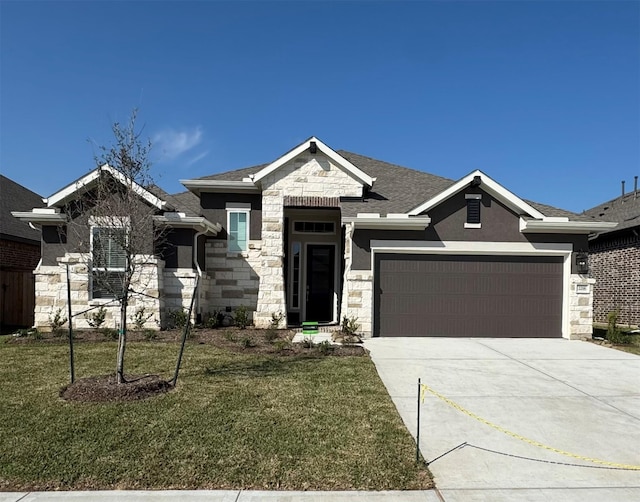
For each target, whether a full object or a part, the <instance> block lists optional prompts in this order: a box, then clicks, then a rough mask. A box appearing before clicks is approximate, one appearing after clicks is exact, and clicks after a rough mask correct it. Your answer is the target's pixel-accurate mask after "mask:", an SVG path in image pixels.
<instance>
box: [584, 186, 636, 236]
mask: <svg viewBox="0 0 640 502" xmlns="http://www.w3.org/2000/svg"><path fill="white" fill-rule="evenodd" d="M583 214H584V216H585V217H587V218H589V219H590V220H591V221H593V220H604V221H615V222H617V223H618V226H617V227H616V228H614V229H613V230H610V231H607V232H601V233H600V234H599V235H603V234H607V233H610V232H618V231H620V230H626V229H630V228H633V227H638V226H640V193H637V192H630V193H627V194H624V195H621V196H619V197H616V198H615V199H612V200H610V201H608V202H604V203H603V204H598V205H597V206H595V207H593V208H591V209H588V210H587V211H585V212H584V213H583Z"/></svg>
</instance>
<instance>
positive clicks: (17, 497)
mask: <svg viewBox="0 0 640 502" xmlns="http://www.w3.org/2000/svg"><path fill="white" fill-rule="evenodd" d="M62 500H71V501H73V502H116V501H117V502H152V501H160V502H187V501H188V502H258V501H267V502H295V501H297V500H305V501H327V502H348V501H351V500H371V501H373V502H441V500H442V499H440V497H439V496H438V494H437V493H436V491H435V490H424V491H386V492H356V491H352V492H272V491H256V490H247V491H245V490H184V491H181V490H167V491H120V490H115V491H96V492H62V491H61V492H0V502H49V501H52V502H58V501H62Z"/></svg>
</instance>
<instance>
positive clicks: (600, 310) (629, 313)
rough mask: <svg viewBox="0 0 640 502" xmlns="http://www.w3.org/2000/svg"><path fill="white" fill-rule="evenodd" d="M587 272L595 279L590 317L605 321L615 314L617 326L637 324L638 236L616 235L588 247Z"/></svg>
mask: <svg viewBox="0 0 640 502" xmlns="http://www.w3.org/2000/svg"><path fill="white" fill-rule="evenodd" d="M589 270H590V271H591V275H592V277H593V278H594V279H595V280H596V284H595V287H594V293H593V296H594V299H593V310H594V312H593V316H594V320H595V321H597V322H607V315H608V314H609V312H613V311H614V310H618V311H619V316H618V320H619V322H620V323H624V324H633V325H636V326H637V325H640V237H636V236H635V235H633V234H631V235H626V236H620V237H617V238H614V239H607V238H606V237H602V238H601V239H599V240H597V241H595V242H592V243H590V244H589Z"/></svg>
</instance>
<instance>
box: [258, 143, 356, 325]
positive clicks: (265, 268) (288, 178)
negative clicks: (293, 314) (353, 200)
mask: <svg viewBox="0 0 640 502" xmlns="http://www.w3.org/2000/svg"><path fill="white" fill-rule="evenodd" d="M262 188H263V192H262V250H261V251H262V252H261V261H260V267H259V270H260V271H261V272H260V274H259V275H260V286H259V294H258V302H257V307H256V313H255V316H254V324H255V325H256V326H258V327H267V326H268V325H269V322H270V321H271V314H273V313H277V312H282V313H285V312H286V311H287V304H286V299H285V287H284V269H283V258H284V197H285V196H287V197H341V196H353V197H357V196H361V195H362V185H361V183H360V182H358V181H356V180H355V179H353V178H352V177H351V176H350V175H349V174H347V173H346V172H345V171H343V170H342V169H341V168H339V167H338V166H336V165H334V164H333V163H332V162H331V160H330V159H329V158H328V157H326V156H324V155H322V154H317V155H311V154H302V155H300V156H298V157H296V158H295V159H292V160H291V161H289V162H288V163H287V164H285V165H284V166H282V167H281V168H280V169H277V170H276V171H274V172H273V173H271V174H270V175H268V176H266V177H265V178H264V179H263V180H262ZM284 323H285V320H283V327H284Z"/></svg>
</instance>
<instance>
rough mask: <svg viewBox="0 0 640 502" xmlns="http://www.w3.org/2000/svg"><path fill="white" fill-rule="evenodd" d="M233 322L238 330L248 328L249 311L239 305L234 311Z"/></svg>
mask: <svg viewBox="0 0 640 502" xmlns="http://www.w3.org/2000/svg"><path fill="white" fill-rule="evenodd" d="M234 321H235V323H236V326H238V328H240V329H245V328H246V327H247V326H249V309H248V308H247V307H245V306H244V305H240V306H239V307H238V308H237V309H236V311H235V314H234Z"/></svg>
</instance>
